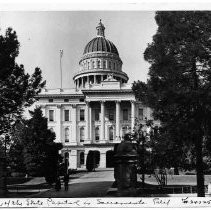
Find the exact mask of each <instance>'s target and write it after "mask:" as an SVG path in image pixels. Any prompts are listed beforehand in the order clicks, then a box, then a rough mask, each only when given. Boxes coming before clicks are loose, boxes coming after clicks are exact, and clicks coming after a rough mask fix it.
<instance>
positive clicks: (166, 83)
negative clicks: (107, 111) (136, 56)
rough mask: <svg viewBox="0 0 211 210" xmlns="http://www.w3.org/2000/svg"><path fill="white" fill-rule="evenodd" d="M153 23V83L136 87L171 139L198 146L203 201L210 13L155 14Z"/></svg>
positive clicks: (148, 56)
mask: <svg viewBox="0 0 211 210" xmlns="http://www.w3.org/2000/svg"><path fill="white" fill-rule="evenodd" d="M155 20H156V23H157V25H158V29H157V32H156V34H155V35H154V36H153V41H152V43H151V44H149V45H148V47H147V48H146V50H145V52H144V58H145V60H146V61H148V62H149V63H150V69H149V79H148V81H147V83H144V82H140V81H137V82H134V84H133V90H134V93H135V95H136V97H137V98H138V99H140V100H141V101H142V102H143V103H144V104H146V105H147V106H150V107H151V108H152V109H153V111H154V117H155V119H159V120H160V121H161V124H162V126H163V128H165V133H166V134H165V135H167V136H168V138H169V140H172V141H174V140H175V143H177V144H178V143H179V142H180V141H182V142H185V141H186V142H188V144H189V143H191V145H193V146H194V148H193V151H195V157H196V169H197V186H198V196H204V176H203V169H204V168H203V162H202V156H203V145H204V141H206V140H207V139H208V136H209V135H208V133H209V131H210V125H211V124H210V119H211V106H210V104H211V94H210V93H211V92H210V86H211V70H210V69H211V59H210V55H211V39H210V37H211V13H210V12H202V11H175V12H167V11H166V12H156V15H155ZM179 147H181V144H179Z"/></svg>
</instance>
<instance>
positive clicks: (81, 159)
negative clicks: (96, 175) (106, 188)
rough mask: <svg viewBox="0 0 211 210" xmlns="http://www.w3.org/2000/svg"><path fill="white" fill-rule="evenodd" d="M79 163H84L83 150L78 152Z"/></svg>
mask: <svg viewBox="0 0 211 210" xmlns="http://www.w3.org/2000/svg"><path fill="white" fill-rule="evenodd" d="M80 165H84V152H81V153H80Z"/></svg>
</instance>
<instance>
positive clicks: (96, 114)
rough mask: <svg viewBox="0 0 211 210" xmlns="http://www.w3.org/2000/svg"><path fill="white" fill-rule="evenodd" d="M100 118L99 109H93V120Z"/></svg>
mask: <svg viewBox="0 0 211 210" xmlns="http://www.w3.org/2000/svg"><path fill="white" fill-rule="evenodd" d="M99 120H100V109H95V121H99Z"/></svg>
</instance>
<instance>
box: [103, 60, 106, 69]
mask: <svg viewBox="0 0 211 210" xmlns="http://www.w3.org/2000/svg"><path fill="white" fill-rule="evenodd" d="M103 68H104V69H105V68H106V61H103Z"/></svg>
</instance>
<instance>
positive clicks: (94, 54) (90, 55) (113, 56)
mask: <svg viewBox="0 0 211 210" xmlns="http://www.w3.org/2000/svg"><path fill="white" fill-rule="evenodd" d="M89 58H111V59H115V60H118V61H120V62H121V63H123V62H122V60H121V58H120V57H119V56H118V55H116V54H114V53H109V52H103V51H102V52H99V51H98V52H90V53H87V54H85V55H83V56H82V57H81V59H80V61H79V64H80V62H81V61H83V60H86V59H89Z"/></svg>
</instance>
